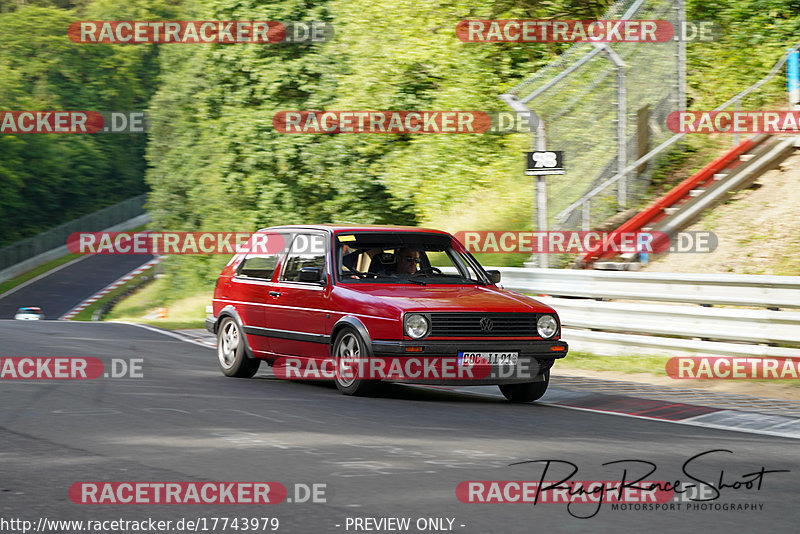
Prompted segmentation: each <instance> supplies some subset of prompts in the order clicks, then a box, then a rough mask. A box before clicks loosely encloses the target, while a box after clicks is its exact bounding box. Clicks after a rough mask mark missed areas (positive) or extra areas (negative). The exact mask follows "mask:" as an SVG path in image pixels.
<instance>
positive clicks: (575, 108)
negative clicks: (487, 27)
mask: <svg viewBox="0 0 800 534" xmlns="http://www.w3.org/2000/svg"><path fill="white" fill-rule="evenodd" d="M603 19H604V20H613V19H636V20H665V21H668V22H669V23H670V24H672V26H673V28H674V29H675V32H676V35H677V34H678V32H679V29H680V24H679V21H681V20H685V16H684V0H622V1H620V2H617V3H616V4H615V5H614V6H612V7H611V8H610V9H609V11H608V12H607V13H606V14H605V15H604V16H603ZM684 46H685V44H683V43H681V42H680V41H679V40H676V39H672V40H670V41H668V42H663V43H646V42H614V43H606V44H597V45H595V44H589V43H581V44H576V45H574V46H572V47H571V48H570V49H569V50H567V51H566V52H565V53H564V54H563V55H562V56H561V57H560V58H559V60H558V61H556V62H554V63H551V64H550V65H548V66H546V67H545V68H543V69H541V70H539V71H538V72H536V73H535V74H534V75H532V76H531V77H530V78H528V79H526V80H525V81H523V82H522V83H520V84H519V85H517V86H516V87H514V88H513V89H511V90H510V91H509V92H508V94H510V95H514V96H515V97H516V99H518V100H519V101H521V102H523V103H525V104H526V105H527V107H528V108H529V109H531V110H532V111H534V112H535V113H537V114H538V115H539V117H540V118H541V120H543V121H544V125H545V127H544V130H545V137H546V145H547V149H548V150H561V151H563V152H564V161H565V167H566V174H564V175H563V176H553V177H550V178H548V182H547V184H548V206H547V208H548V210H547V213H548V216H547V219H548V228H549V229H571V230H579V229H589V228H591V227H595V226H596V225H597V224H598V223H600V222H602V221H604V220H606V219H607V218H609V217H610V216H612V215H614V214H615V213H616V212H617V211H619V209H621V208H624V207H627V206H630V205H631V204H633V203H635V202H636V201H637V200H639V199H641V198H642V197H643V195H645V193H646V191H647V187H648V185H649V183H650V176H651V174H652V171H653V169H654V168H655V166H656V165H657V164H658V158H653V159H651V160H650V161H648V162H647V163H646V164H643V165H642V166H640V167H639V168H637V169H635V171H633V172H630V173H628V174H627V175H626V176H625V179H624V180H617V181H616V182H615V183H614V185H612V186H610V187H607V188H605V189H604V190H603V192H602V193H601V194H598V195H596V196H593V197H592V198H590V199H587V201H586V202H584V203H582V204H581V205H580V206H579V207H573V208H572V209H570V210H567V211H565V209H566V208H568V207H570V206H571V205H573V204H574V203H575V202H576V201H578V200H580V199H582V198H583V197H584V196H585V195H586V194H587V193H588V192H589V191H591V190H592V189H594V188H595V187H596V186H597V185H598V184H600V183H602V182H604V181H605V180H608V179H609V178H611V177H613V176H614V175H615V174H617V173H618V172H619V171H621V170H622V169H624V168H625V167H626V166H628V165H629V164H631V163H633V162H635V161H636V160H637V159H639V158H640V157H641V156H643V155H644V154H646V153H647V152H648V151H649V150H650V149H652V148H654V147H656V146H657V145H659V144H660V143H662V142H664V141H665V140H667V139H668V138H670V137H671V136H673V135H674V134H673V133H672V132H670V131H669V130H668V129H667V127H666V119H667V115H669V113H671V112H672V111H676V110H680V109H684V108H685V96H684V87H685V51H684V50H685V49H684V48H683V47H684ZM620 117H622V122H619V121H618V119H619V118H620Z"/></svg>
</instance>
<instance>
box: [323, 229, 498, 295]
mask: <svg viewBox="0 0 800 534" xmlns="http://www.w3.org/2000/svg"><path fill="white" fill-rule="evenodd" d="M336 264H337V280H338V281H339V282H343V283H373V284H376V283H377V284H404V285H409V284H416V285H428V284H462V285H463V284H481V285H485V284H487V283H489V282H488V279H487V277H486V274H485V273H484V272H483V269H482V268H481V267H480V265H478V263H477V262H476V261H475V259H474V258H472V257H471V256H468V255H465V254H461V253H459V252H457V251H456V250H454V249H453V248H452V247H451V246H450V236H448V235H445V234H432V233H423V232H419V233H416V232H353V233H344V234H337V235H336Z"/></svg>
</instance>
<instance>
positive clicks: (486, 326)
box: [481, 317, 494, 332]
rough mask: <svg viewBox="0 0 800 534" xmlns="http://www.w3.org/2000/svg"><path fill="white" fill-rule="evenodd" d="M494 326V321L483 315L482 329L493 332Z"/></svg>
mask: <svg viewBox="0 0 800 534" xmlns="http://www.w3.org/2000/svg"><path fill="white" fill-rule="evenodd" d="M492 328H494V323H493V322H492V320H491V319H489V318H488V317H481V331H483V332H491V331H492Z"/></svg>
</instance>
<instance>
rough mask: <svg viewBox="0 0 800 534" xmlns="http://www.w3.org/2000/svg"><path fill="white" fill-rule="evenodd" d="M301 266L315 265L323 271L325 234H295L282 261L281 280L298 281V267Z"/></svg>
mask: <svg viewBox="0 0 800 534" xmlns="http://www.w3.org/2000/svg"><path fill="white" fill-rule="evenodd" d="M303 267H316V268H317V269H319V270H320V271H321V272H322V273H325V236H323V235H321V234H297V235H296V236H295V237H294V240H293V241H292V247H291V249H290V250H289V254H288V256H287V257H286V261H285V262H284V267H283V274H282V275H281V280H286V281H289V282H296V281H299V279H300V269H302V268H303Z"/></svg>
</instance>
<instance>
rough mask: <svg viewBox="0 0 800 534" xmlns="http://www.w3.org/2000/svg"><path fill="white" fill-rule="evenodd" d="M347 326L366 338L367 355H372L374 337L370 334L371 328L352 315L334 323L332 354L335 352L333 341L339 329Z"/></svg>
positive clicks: (363, 338)
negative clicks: (368, 328)
mask: <svg viewBox="0 0 800 534" xmlns="http://www.w3.org/2000/svg"><path fill="white" fill-rule="evenodd" d="M347 326H349V327H350V328H352V329H353V330H355V331H356V332H358V333H359V335H361V339H362V340H364V345H365V346H366V349H367V356H368V357H372V337H371V336H370V335H369V330H367V327H366V326H364V323H362V322H361V321H360V320H359V319H358V318H356V317H353V316H351V315H347V316H345V317H342V318H341V319H339V320H338V321H336V324H334V325H333V328H332V329H331V354H333V343H334V342H335V341H336V336H337V335H339V331H340V330H341V329H342V328H345V327H347Z"/></svg>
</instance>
